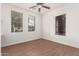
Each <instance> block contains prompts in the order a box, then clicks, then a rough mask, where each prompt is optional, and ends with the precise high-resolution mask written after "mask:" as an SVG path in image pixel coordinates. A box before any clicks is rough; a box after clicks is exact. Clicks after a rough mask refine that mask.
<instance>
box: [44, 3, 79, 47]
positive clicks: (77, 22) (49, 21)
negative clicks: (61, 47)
mask: <svg viewBox="0 0 79 59" xmlns="http://www.w3.org/2000/svg"><path fill="white" fill-rule="evenodd" d="M61 14H66V36H60V35H55V16H57V15H61ZM43 38H45V39H47V40H51V41H55V42H59V43H62V44H66V45H70V46H73V47H77V48H79V4H65V5H63V6H60V7H58V8H56V9H54V10H51V11H50V12H47V13H45V14H43Z"/></svg>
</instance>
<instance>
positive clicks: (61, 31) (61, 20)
mask: <svg viewBox="0 0 79 59" xmlns="http://www.w3.org/2000/svg"><path fill="white" fill-rule="evenodd" d="M65 25H66V15H65V14H63V15H59V16H56V20H55V27H56V28H55V31H56V35H65V31H66V30H65V29H66V28H65Z"/></svg>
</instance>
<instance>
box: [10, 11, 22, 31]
mask: <svg viewBox="0 0 79 59" xmlns="http://www.w3.org/2000/svg"><path fill="white" fill-rule="evenodd" d="M11 32H23V14H22V13H19V12H16V11H11Z"/></svg>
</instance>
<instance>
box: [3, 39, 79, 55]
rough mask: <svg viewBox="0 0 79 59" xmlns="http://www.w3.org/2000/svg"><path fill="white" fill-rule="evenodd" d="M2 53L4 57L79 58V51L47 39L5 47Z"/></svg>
mask: <svg viewBox="0 0 79 59" xmlns="http://www.w3.org/2000/svg"><path fill="white" fill-rule="evenodd" d="M1 51H2V55H3V56H79V49H77V48H73V47H70V46H66V45H63V44H59V43H56V42H52V41H48V40H45V39H38V40H33V41H29V42H25V43H20V44H16V45H12V46H7V47H3V48H2V50H1Z"/></svg>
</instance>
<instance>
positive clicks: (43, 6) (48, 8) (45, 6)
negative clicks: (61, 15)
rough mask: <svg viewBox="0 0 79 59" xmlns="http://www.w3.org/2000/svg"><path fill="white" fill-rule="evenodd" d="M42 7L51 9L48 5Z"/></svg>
mask: <svg viewBox="0 0 79 59" xmlns="http://www.w3.org/2000/svg"><path fill="white" fill-rule="evenodd" d="M42 7H44V8H46V9H50V7H47V6H42Z"/></svg>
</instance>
